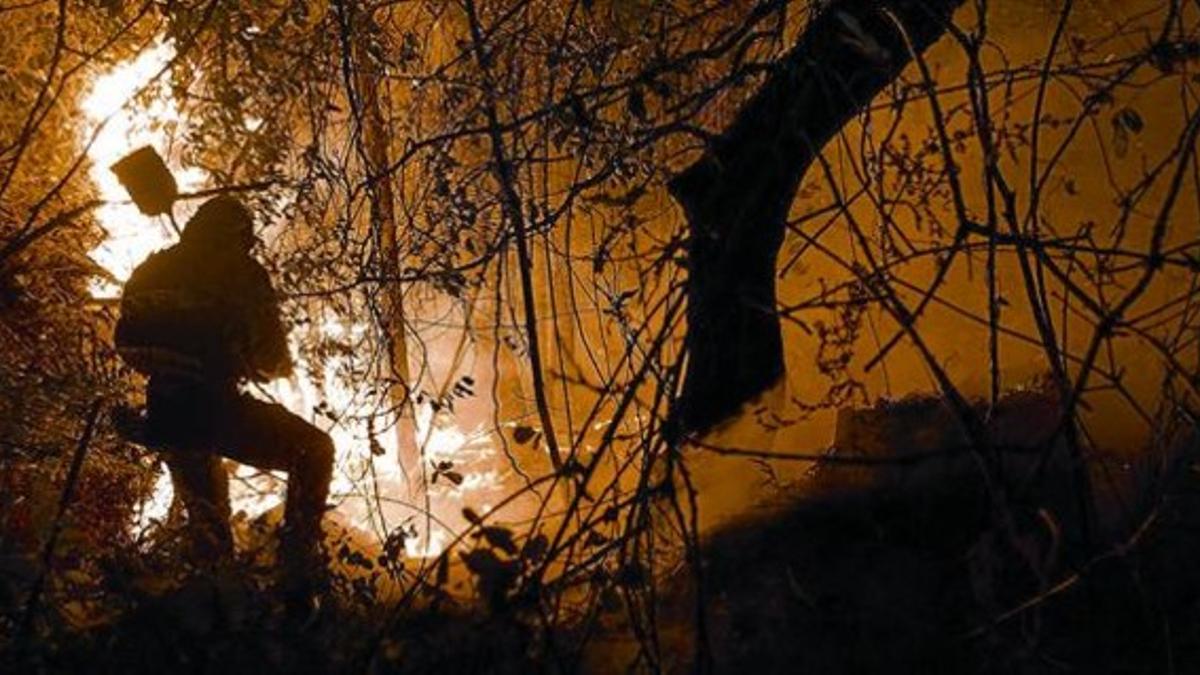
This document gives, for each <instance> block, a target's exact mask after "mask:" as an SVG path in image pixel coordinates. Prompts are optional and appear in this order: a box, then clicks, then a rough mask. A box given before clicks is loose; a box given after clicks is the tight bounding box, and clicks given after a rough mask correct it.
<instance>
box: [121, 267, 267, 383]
mask: <svg viewBox="0 0 1200 675" xmlns="http://www.w3.org/2000/svg"><path fill="white" fill-rule="evenodd" d="M264 324H265V326H266V329H267V330H266V333H267V334H268V335H267V339H266V340H265V341H264V340H263V339H262V337H261V335H262V334H263V332H264V328H263V326H264ZM272 328H274V330H271V329H272ZM115 342H116V347H117V353H118V354H119V355H120V356H121V358H122V359H123V360H124V361H125V362H126V363H127V364H129V366H130V367H132V368H133V369H134V370H136V371H138V372H140V373H142V374H144V375H150V376H155V375H166V376H172V377H184V378H189V379H195V380H206V381H222V380H236V379H241V378H253V379H262V378H261V377H260V375H261V374H260V373H259V371H260V370H264V369H266V368H265V367H264V366H263V365H262V364H264V363H266V362H268V361H270V360H271V359H275V360H278V358H279V356H278V355H279V353H280V351H281V350H282V353H283V354H284V355H285V357H286V354H287V344H286V340H285V339H284V334H283V331H282V328H281V326H280V325H279V320H278V308H277V307H276V305H275V303H274V300H273V294H272V292H271V289H270V283H269V281H268V280H267V277H266V273H265V271H263V270H262V268H261V267H260V266H258V264H257V263H256V262H254V260H253V259H252V258H250V257H249V256H230V255H215V254H214V253H213V251H211V250H205V249H202V248H200V247H195V246H188V245H185V244H176V245H175V246H172V247H171V248H169V249H166V250H164V251H159V252H157V253H153V254H151V255H150V256H149V257H148V258H147V259H146V260H145V261H143V262H142V263H141V264H140V265H138V267H137V268H136V269H134V271H133V274H132V275H130V277H129V281H128V282H126V284H125V290H124V293H123V294H122V297H121V315H120V318H119V320H118V321H117V326H116V334H115Z"/></svg>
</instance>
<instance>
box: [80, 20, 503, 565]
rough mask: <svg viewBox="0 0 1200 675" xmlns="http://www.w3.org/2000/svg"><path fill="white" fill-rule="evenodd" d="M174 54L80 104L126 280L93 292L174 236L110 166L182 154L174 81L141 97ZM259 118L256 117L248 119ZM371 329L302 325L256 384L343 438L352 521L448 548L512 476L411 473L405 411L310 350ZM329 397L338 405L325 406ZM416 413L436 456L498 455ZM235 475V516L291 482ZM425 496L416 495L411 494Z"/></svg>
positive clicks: (419, 550)
mask: <svg viewBox="0 0 1200 675" xmlns="http://www.w3.org/2000/svg"><path fill="white" fill-rule="evenodd" d="M173 56H174V49H173V48H172V46H171V45H170V43H167V42H163V43H159V44H157V45H155V46H153V47H152V48H150V49H147V50H146V51H144V52H143V53H142V54H140V55H138V56H137V57H135V58H133V59H131V60H128V61H126V62H124V63H121V64H118V65H117V66H115V67H114V68H112V69H111V70H109V71H108V72H106V73H104V74H101V75H100V76H99V77H97V78H96V80H95V82H94V84H93V85H92V87H91V90H90V91H89V92H88V94H87V96H86V97H85V98H84V99H83V101H82V103H81V108H82V111H83V113H84V114H85V116H86V119H87V122H88V127H89V128H87V129H86V130H85V136H84V142H86V140H87V139H88V138H91V135H92V134H93V133H95V134H96V136H95V139H94V140H93V141H92V143H91V145H90V146H89V147H88V150H87V153H88V158H89V159H90V160H91V172H90V177H91V179H92V181H93V182H94V184H95V186H96V188H97V190H98V192H99V195H100V197H101V198H102V199H104V200H105V201H106V202H107V203H106V204H105V205H104V206H102V207H101V208H100V209H98V210H97V212H96V217H97V219H98V221H99V222H100V224H101V225H102V226H103V227H104V229H105V231H106V233H107V237H106V239H105V240H104V242H103V243H102V244H100V245H99V246H98V247H97V248H96V249H95V250H93V251H91V256H92V258H93V259H94V260H95V261H96V262H97V263H99V264H100V265H101V266H102V267H104V269H105V270H107V271H108V272H109V273H110V274H111V275H112V278H113V280H115V282H116V283H113V281H104V282H99V281H98V282H97V283H95V284H94V285H93V288H92V291H93V294H94V295H96V296H98V297H100V296H103V297H109V298H112V297H115V296H117V295H118V294H119V286H117V285H116V284H119V283H121V282H123V281H124V280H125V279H127V278H128V276H129V274H130V273H131V272H132V270H133V268H134V267H135V266H136V265H137V264H138V263H139V262H140V261H141V260H142V259H144V258H145V257H146V256H147V255H148V254H150V253H151V252H153V251H155V250H158V249H161V248H164V247H166V246H169V245H171V244H173V243H174V241H175V235H174V233H173V232H172V230H171V228H170V226H169V224H168V223H167V222H166V221H165V219H164V220H157V219H152V218H149V217H147V216H145V215H143V214H141V213H140V212H138V210H137V209H136V207H135V206H133V205H132V204H130V203H129V202H128V201H127V199H128V198H127V195H126V194H125V192H124V189H123V188H122V186H121V185H120V183H119V182H118V181H117V179H116V177H115V176H114V175H113V174H112V172H111V171H110V170H109V167H110V166H111V165H112V164H113V163H114V162H116V161H117V160H119V159H120V158H121V157H123V156H125V155H126V154H128V153H129V152H131V151H132V150H134V149H136V148H138V147H141V146H144V145H150V146H153V147H154V148H156V149H158V150H159V151H160V152H163V154H164V156H165V157H166V159H167V161H168V164H177V163H176V162H173V161H172V159H173V157H174V155H175V154H176V153H174V152H172V141H173V138H174V135H175V132H176V130H177V129H179V128H181V127H182V126H183V124H184V120H183V119H182V116H181V114H180V110H179V107H178V104H177V102H176V101H175V100H174V98H173V97H172V96H171V95H170V93H169V91H168V90H167V89H166V88H161V89H160V90H159V91H161V92H162V93H160V94H159V95H158V96H156V97H153V98H152V100H150V101H149V102H148V103H145V104H144V105H143V104H141V103H139V102H138V101H135V100H134V98H135V95H136V94H137V93H138V92H139V91H141V90H142V89H143V88H144V87H146V86H147V84H149V83H151V82H152V81H153V80H154V78H155V77H156V76H159V75H160V74H161V73H162V72H163V71H164V69H165V68H167V66H168V65H169V63H170V61H171V59H172V58H173ZM253 123H254V121H253V120H252V121H251V122H249V124H253ZM97 130H98V131H97ZM173 169H174V173H175V176H176V179H177V181H178V183H179V188H180V191H181V192H182V193H185V194H186V193H187V192H190V191H195V190H197V189H200V188H202V187H204V185H203V184H204V174H203V172H201V171H199V170H197V169H188V170H183V171H180V170H179V169H178V166H174V167H173ZM268 229H269V228H268ZM366 330H367V326H366V325H364V324H362V323H346V322H344V321H342V320H339V319H338V318H337V317H333V316H330V317H328V318H327V319H326V320H325V321H324V322H322V323H320V325H318V326H314V327H311V328H310V329H309V330H308V331H307V332H302V331H299V330H297V331H293V333H292V337H291V345H290V346H291V350H292V354H293V358H294V359H295V361H296V363H297V374H296V375H294V376H293V377H292V378H290V379H288V380H282V381H278V382H274V383H271V384H270V385H269V386H266V387H264V388H263V389H261V390H259V391H257V392H255V393H256V395H258V396H262V395H263V394H266V395H268V396H269V397H271V398H273V399H275V400H276V401H278V402H279V403H281V404H283V405H284V406H286V407H287V408H288V409H290V410H291V411H292V412H294V413H296V414H298V415H300V416H302V417H304V418H305V419H308V420H310V421H312V422H313V423H315V424H317V425H318V426H320V427H321V428H323V429H325V430H326V431H328V432H329V434H330V435H331V436H332V438H333V440H334V443H335V444H336V446H337V466H336V471H335V474H334V479H333V483H332V485H331V501H332V503H333V504H334V506H335V512H336V513H337V514H338V515H339V516H340V517H341V519H342V520H343V521H345V522H348V523H349V524H350V525H352V526H353V527H355V528H357V529H360V530H366V531H371V532H373V533H375V534H376V535H382V536H386V534H387V533H388V532H389V531H390V530H391V529H394V528H395V527H397V526H400V525H403V524H404V523H406V522H408V523H411V524H412V525H413V527H414V529H416V531H417V532H418V535H417V536H416V537H409V538H406V539H405V543H406V550H407V553H408V555H409V556H413V557H432V556H437V555H439V554H440V553H441V552H442V550H443V549H444V547H445V545H446V542H447V541H449V539H451V538H452V533H451V532H450V531H449V530H448V529H447V528H448V527H450V526H449V525H447V524H446V523H459V521H460V520H461V518H460V517H459V516H458V514H459V513H460V511H461V509H462V506H463V505H464V501H463V499H464V496H466V495H467V494H468V493H470V494H471V496H472V497H478V498H480V499H486V498H489V497H490V496H492V495H490V494H488V493H491V492H493V491H495V490H496V489H498V488H500V487H501V486H502V485H503V478H504V477H503V476H502V475H501V472H499V471H495V470H482V471H475V472H472V473H468V474H466V475H465V476H464V480H463V481H462V483H461V484H460V485H434V486H425V484H424V481H423V480H419V479H416V478H415V477H413V476H407V477H406V476H405V473H404V470H403V469H402V458H401V456H400V448H399V446H400V443H399V442H398V441H397V434H396V433H395V431H394V430H393V429H394V424H391V423H390V422H393V421H394V420H388V419H381V418H378V417H372V415H373V414H374V413H372V412H369V411H368V409H367V408H366V403H367V402H365V401H362V400H360V399H361V397H360V396H358V392H356V391H355V390H354V388H353V387H351V386H348V384H347V383H346V382H345V381H344V379H343V378H341V377H339V376H338V373H339V372H341V371H342V370H343V368H344V366H346V365H348V364H347V360H348V359H350V358H352V355H334V356H331V357H330V358H328V359H326V360H325V362H324V363H323V364H321V365H320V366H319V368H318V367H317V366H315V365H314V364H312V363H309V362H307V361H306V360H305V359H303V358H302V352H301V350H300V349H299V346H300V341H301V340H303V339H342V338H357V337H361V336H362V333H363V332H364V331H366ZM322 404H324V405H323V406H322ZM318 406H322V407H323V408H324V409H326V410H330V411H334V413H333V414H331V415H317V414H315V411H316V410H317V408H318ZM415 422H416V424H415V427H416V436H417V439H418V440H419V442H420V445H421V449H422V452H421V456H422V457H423V458H424V459H425V460H426V461H428V460H433V461H437V460H445V459H449V458H454V460H455V461H457V462H464V461H465V462H469V463H470V464H471V465H473V466H489V465H491V464H494V460H492V456H493V455H494V454H495V451H494V449H493V448H492V446H491V444H490V442H489V438H488V436H487V434H486V433H479V432H476V433H471V434H468V433H464V432H463V431H462V430H461V429H460V428H459V427H458V426H456V425H455V424H454V423H453V422H451V421H449V420H447V419H443V418H442V417H439V416H436V415H435V414H434V413H433V411H432V410H431V409H430V408H429V407H428V406H427V405H426V406H421V407H418V409H417V414H416V420H415ZM380 430H382V431H380ZM372 448H374V449H375V452H374V453H373V452H372V451H371V449H372ZM381 449H382V453H380V450H381ZM490 460H491V461H490ZM411 464H412V463H407V464H405V466H409V465H411ZM158 471H159V472H160V473H159V475H158V478H157V480H156V483H155V487H154V489H153V494H152V496H151V497H150V498H148V499H147V500H146V502H145V503H144V504H143V505H142V507H141V509H140V513H139V514H138V515H137V518H136V520H135V522H134V523H133V525H132V527H133V531H134V533H135V535H139V534H140V533H142V532H145V531H147V529H148V528H150V527H152V526H153V525H154V524H155V523H157V522H161V521H163V520H164V519H165V518H166V516H167V514H168V512H169V510H170V507H171V504H172V501H173V499H174V491H173V488H172V484H171V480H170V477H169V475H168V473H167V472H166V470H165V467H162V466H160V467H159V468H158ZM231 478H232V480H231V485H230V493H231V501H232V508H233V511H234V512H235V513H237V512H243V513H245V514H246V516H248V517H251V518H253V517H256V516H258V515H260V514H262V513H264V512H266V511H269V510H271V509H273V508H275V507H277V506H279V505H280V503H281V501H282V494H281V492H282V486H283V485H285V481H284V480H282V476H272V475H269V474H264V473H262V472H260V471H258V470H256V469H254V468H253V467H248V466H242V465H238V466H237V468H236V470H235V471H234V473H233V475H232V477H231ZM368 484H369V485H370V486H371V488H370V489H365V488H364V487H363V485H368ZM414 488H415V489H414ZM426 492H428V495H426V494H425V493H426ZM414 494H415V495H416V497H417V498H412V495H414ZM395 495H404V496H405V497H406V498H407V499H398V498H393V496H395ZM381 496H382V498H381ZM426 496H427V497H428V504H429V505H430V506H429V509H430V512H431V513H429V514H426V513H423V510H424V508H425V507H424V506H423V505H421V506H418V504H421V503H422V502H425V501H426ZM437 514H447V517H446V518H441V517H439V516H438V515H437ZM439 523H440V524H439Z"/></svg>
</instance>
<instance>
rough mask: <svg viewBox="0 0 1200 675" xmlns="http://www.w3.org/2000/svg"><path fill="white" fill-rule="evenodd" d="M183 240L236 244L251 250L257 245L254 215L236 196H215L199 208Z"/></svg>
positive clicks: (213, 243)
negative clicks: (255, 241)
mask: <svg viewBox="0 0 1200 675" xmlns="http://www.w3.org/2000/svg"><path fill="white" fill-rule="evenodd" d="M180 239H181V241H185V242H190V243H197V244H206V245H216V246H231V245H232V246H237V247H238V248H240V249H242V250H245V251H249V250H250V247H251V246H253V245H254V215H253V214H251V213H250V209H248V208H246V206H245V205H244V204H242V202H240V201H238V200H237V199H235V198H233V197H230V196H228V195H220V196H217V197H213V198H212V199H210V200H208V201H206V202H204V203H203V204H201V205H200V208H199V209H196V214H195V215H193V216H192V218H191V220H189V221H188V223H187V226H186V227H185V228H184V230H183V236H182V237H181V238H180Z"/></svg>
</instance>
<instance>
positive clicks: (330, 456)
mask: <svg viewBox="0 0 1200 675" xmlns="http://www.w3.org/2000/svg"><path fill="white" fill-rule="evenodd" d="M305 445H306V447H305V448H304V459H305V462H306V463H307V464H309V465H310V466H312V467H314V468H317V467H319V468H320V470H321V471H322V472H332V471H333V460H334V455H335V454H336V453H335V448H334V446H333V439H332V438H330V437H329V434H326V433H324V432H321V433H317V434H313V437H312V438H311V439H309V441H308V443H306V444H305Z"/></svg>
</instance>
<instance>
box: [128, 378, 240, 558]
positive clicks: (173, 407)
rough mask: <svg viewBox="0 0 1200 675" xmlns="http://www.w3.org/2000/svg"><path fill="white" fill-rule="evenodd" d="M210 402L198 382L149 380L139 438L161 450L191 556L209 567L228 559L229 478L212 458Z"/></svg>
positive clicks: (230, 547)
mask: <svg viewBox="0 0 1200 675" xmlns="http://www.w3.org/2000/svg"><path fill="white" fill-rule="evenodd" d="M212 400H213V398H212V396H211V394H209V392H208V390H207V389H205V388H204V387H203V386H202V385H201V384H200V383H197V382H194V381H192V380H183V379H178V378H167V377H152V378H151V379H150V384H149V387H148V389H147V392H146V403H147V418H146V420H145V424H144V429H143V436H144V438H143V439H141V441H142V442H145V443H148V444H150V445H152V446H154V447H157V448H159V449H161V450H162V451H163V459H164V460H165V461H166V464H167V468H168V469H169V470H170V472H171V483H172V484H173V485H174V487H175V493H176V494H177V495H179V497H180V499H181V500H182V501H183V505H184V508H185V509H186V510H187V515H188V528H187V529H188V537H189V539H190V543H191V546H192V548H193V553H194V555H195V556H196V557H197V559H198V560H200V561H202V562H203V563H205V564H210V565H211V564H216V563H219V562H222V561H225V560H228V559H229V558H231V557H232V555H233V535H232V533H231V531H230V528H229V515H230V513H229V475H228V474H227V473H226V472H225V467H224V466H223V465H222V463H221V458H220V457H218V456H216V455H215V454H214V453H213V447H212V440H211V428H210V427H211V425H212V421H213V416H212V412H213V406H212V403H211V401H212Z"/></svg>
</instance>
